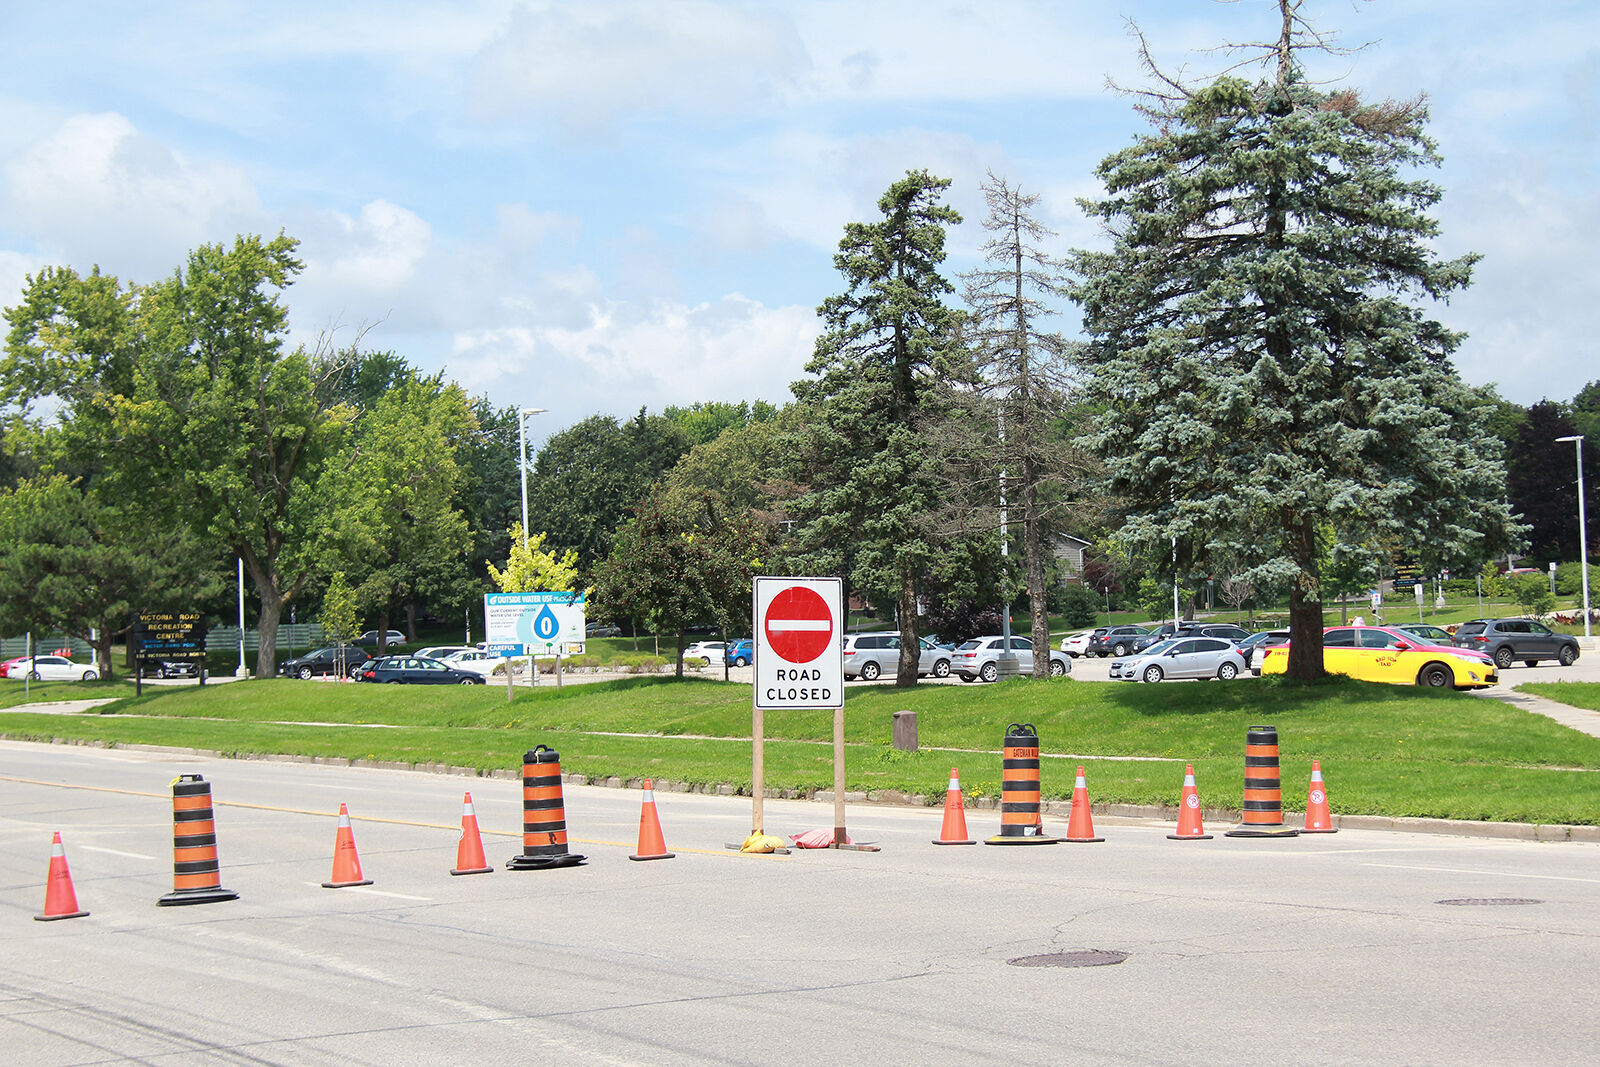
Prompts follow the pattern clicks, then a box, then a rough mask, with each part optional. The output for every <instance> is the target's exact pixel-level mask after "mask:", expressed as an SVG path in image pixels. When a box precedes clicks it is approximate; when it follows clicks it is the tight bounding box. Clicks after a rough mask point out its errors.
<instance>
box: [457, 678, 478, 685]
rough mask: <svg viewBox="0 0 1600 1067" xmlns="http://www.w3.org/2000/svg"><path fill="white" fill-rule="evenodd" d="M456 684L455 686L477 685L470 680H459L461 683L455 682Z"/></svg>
mask: <svg viewBox="0 0 1600 1067" xmlns="http://www.w3.org/2000/svg"><path fill="white" fill-rule="evenodd" d="M456 684H457V685H477V684H478V683H477V682H474V681H473V680H472V679H471V678H463V679H461V681H459V682H457V683H456Z"/></svg>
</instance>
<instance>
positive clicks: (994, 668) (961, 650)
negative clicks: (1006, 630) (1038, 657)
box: [950, 635, 1072, 682]
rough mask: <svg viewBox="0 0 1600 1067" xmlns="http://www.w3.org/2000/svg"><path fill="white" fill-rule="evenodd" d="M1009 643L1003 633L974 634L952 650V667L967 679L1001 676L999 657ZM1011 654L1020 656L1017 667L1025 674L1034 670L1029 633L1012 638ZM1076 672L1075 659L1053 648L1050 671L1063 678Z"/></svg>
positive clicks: (963, 679)
mask: <svg viewBox="0 0 1600 1067" xmlns="http://www.w3.org/2000/svg"><path fill="white" fill-rule="evenodd" d="M1004 645H1005V638H1004V637H1002V636H999V635H995V636H991V637H974V638H973V639H972V640H971V641H966V642H963V643H962V644H961V645H959V646H957V648H956V650H955V651H954V652H952V653H950V670H951V671H952V672H953V673H955V674H957V675H960V677H961V680H962V681H963V682H970V681H973V680H974V679H978V678H982V679H983V680H984V681H986V682H992V681H994V680H995V679H996V678H998V677H999V676H1000V668H999V666H998V665H997V661H998V660H999V659H1000V653H1001V650H1002V648H1003V647H1004ZM1011 654H1012V655H1014V656H1016V657H1017V668H1018V670H1020V671H1021V672H1022V673H1023V674H1032V673H1033V642H1032V641H1030V640H1029V639H1028V638H1026V637H1017V636H1015V635H1013V636H1012V638H1011ZM1071 673H1072V660H1071V658H1070V657H1069V656H1068V655H1067V654H1066V653H1065V652H1062V651H1059V650H1057V649H1051V650H1050V674H1051V675H1052V676H1053V677H1056V678H1060V677H1062V676H1063V675H1067V674H1071Z"/></svg>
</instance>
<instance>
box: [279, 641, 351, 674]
mask: <svg viewBox="0 0 1600 1067" xmlns="http://www.w3.org/2000/svg"><path fill="white" fill-rule="evenodd" d="M370 656H371V653H370V652H368V651H367V650H366V649H364V648H362V647H361V646H360V645H345V646H344V648H343V649H340V648H338V647H329V648H319V649H315V650H314V651H311V652H307V653H306V654H305V655H303V656H296V657H295V658H294V659H291V660H285V661H284V662H282V663H280V664H278V673H279V674H287V675H289V676H291V677H294V678H316V677H318V676H320V675H324V674H338V673H339V665H340V662H341V660H342V661H343V664H344V669H345V670H347V671H348V670H349V669H350V668H351V667H354V666H356V665H357V664H359V663H360V662H361V661H362V660H365V659H368V658H369V657H370Z"/></svg>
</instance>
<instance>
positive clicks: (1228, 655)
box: [1111, 637, 1249, 683]
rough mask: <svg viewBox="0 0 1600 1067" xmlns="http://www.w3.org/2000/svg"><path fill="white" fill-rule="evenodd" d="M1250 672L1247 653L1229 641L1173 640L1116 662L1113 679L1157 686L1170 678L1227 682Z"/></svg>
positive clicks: (1112, 672) (1224, 639)
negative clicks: (1149, 683) (1215, 679)
mask: <svg viewBox="0 0 1600 1067" xmlns="http://www.w3.org/2000/svg"><path fill="white" fill-rule="evenodd" d="M1247 669H1249V664H1247V663H1246V662H1245V658H1244V653H1242V652H1240V651H1239V646H1238V645H1236V644H1234V643H1233V642H1232V641H1229V640H1228V639H1226V638H1223V637H1170V638H1168V639H1167V640H1165V641H1157V642H1156V643H1155V644H1153V645H1151V646H1150V647H1149V648H1146V649H1144V650H1143V651H1141V652H1133V653H1130V654H1129V655H1127V656H1125V657H1123V658H1122V659H1114V660H1112V661H1111V680H1112V681H1125V682H1134V681H1145V682H1152V683H1153V682H1159V681H1162V680H1163V679H1167V678H1220V679H1222V680H1223V681H1225V682H1227V681H1232V680H1233V679H1234V678H1237V677H1239V675H1240V674H1242V673H1243V672H1244V671H1246V670H1247Z"/></svg>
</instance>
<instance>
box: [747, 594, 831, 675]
mask: <svg viewBox="0 0 1600 1067" xmlns="http://www.w3.org/2000/svg"><path fill="white" fill-rule="evenodd" d="M762 627H763V629H764V630H765V631H766V635H767V644H768V645H769V646H770V647H771V648H772V651H774V652H776V653H777V654H778V655H780V656H782V657H783V658H784V659H786V660H788V661H789V662H790V663H810V662H811V661H812V660H814V659H816V658H817V657H818V656H820V655H822V654H823V653H824V652H826V651H827V650H828V648H829V647H830V646H831V645H832V644H833V612H831V611H829V610H828V602H827V601H826V600H824V599H822V595H821V594H820V593H818V592H817V591H816V590H814V589H808V588H806V587H805V586H803V585H791V586H790V587H789V588H787V589H785V590H783V591H782V592H780V593H779V594H778V595H777V596H775V597H773V598H772V601H771V603H769V604H768V605H767V617H766V619H765V621H764V622H763V623H762Z"/></svg>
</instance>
